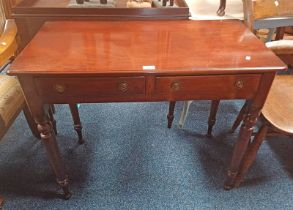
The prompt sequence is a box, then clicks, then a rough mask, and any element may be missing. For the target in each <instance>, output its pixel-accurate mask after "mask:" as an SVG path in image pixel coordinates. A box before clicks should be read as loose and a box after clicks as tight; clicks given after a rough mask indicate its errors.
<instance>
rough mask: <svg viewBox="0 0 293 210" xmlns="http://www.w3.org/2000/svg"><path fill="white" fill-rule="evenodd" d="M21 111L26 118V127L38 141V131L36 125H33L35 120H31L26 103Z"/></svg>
mask: <svg viewBox="0 0 293 210" xmlns="http://www.w3.org/2000/svg"><path fill="white" fill-rule="evenodd" d="M22 111H23V114H24V116H25V118H26V121H27V123H28V126H29V128H30V129H31V132H32V134H33V135H34V136H35V137H36V138H38V139H40V138H41V136H40V133H39V131H38V128H37V124H36V123H35V120H34V119H33V117H32V115H31V112H30V110H29V108H28V106H27V105H26V103H25V104H24V106H23V109H22Z"/></svg>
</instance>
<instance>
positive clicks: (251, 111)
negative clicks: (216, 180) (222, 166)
mask: <svg viewBox="0 0 293 210" xmlns="http://www.w3.org/2000/svg"><path fill="white" fill-rule="evenodd" d="M274 77H275V74H274V73H266V74H264V75H263V76H262V78H261V81H260V84H259V88H258V91H257V93H256V95H255V97H254V98H253V99H252V100H251V104H250V106H249V108H248V112H247V114H246V115H245V116H244V120H243V123H242V125H241V128H240V132H239V136H238V140H237V141H236V143H235V146H234V150H233V155H232V160H231V163H230V167H229V170H228V172H227V178H226V181H225V185H224V188H225V189H227V190H229V189H231V188H233V187H235V182H236V178H237V176H238V173H239V171H240V167H241V164H242V161H243V158H244V155H245V153H246V151H247V147H248V144H249V143H250V138H251V134H252V132H253V127H254V126H255V124H256V121H257V118H258V116H259V115H260V112H261V109H262V107H263V105H264V103H265V100H266V97H267V95H268V92H269V90H270V87H271V85H272V82H273V79H274Z"/></svg>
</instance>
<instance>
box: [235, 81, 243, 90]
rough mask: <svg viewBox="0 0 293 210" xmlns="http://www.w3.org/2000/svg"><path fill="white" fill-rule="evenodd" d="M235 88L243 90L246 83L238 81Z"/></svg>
mask: <svg viewBox="0 0 293 210" xmlns="http://www.w3.org/2000/svg"><path fill="white" fill-rule="evenodd" d="M235 87H236V88H238V89H242V88H243V87H244V82H243V81H242V80H237V81H236V82H235Z"/></svg>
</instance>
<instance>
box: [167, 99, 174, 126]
mask: <svg viewBox="0 0 293 210" xmlns="http://www.w3.org/2000/svg"><path fill="white" fill-rule="evenodd" d="M175 104H176V101H170V103H169V113H168V115H167V119H168V128H171V127H172V123H173V120H174V109H175Z"/></svg>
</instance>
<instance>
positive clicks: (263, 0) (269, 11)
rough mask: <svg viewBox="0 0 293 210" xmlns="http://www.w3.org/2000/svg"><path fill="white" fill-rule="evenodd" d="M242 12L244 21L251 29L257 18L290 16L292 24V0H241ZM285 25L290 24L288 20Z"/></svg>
mask: <svg viewBox="0 0 293 210" xmlns="http://www.w3.org/2000/svg"><path fill="white" fill-rule="evenodd" d="M243 12H244V21H245V23H246V24H247V26H248V27H249V28H250V29H251V30H254V29H255V28H254V23H255V21H256V20H259V19H268V18H278V17H279V18H281V17H292V19H291V26H292V25H293V24H292V21H293V0H243ZM283 22H284V21H283ZM280 23H281V21H280ZM281 26H285V25H281ZM287 26H290V22H289V21H288V25H287Z"/></svg>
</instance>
